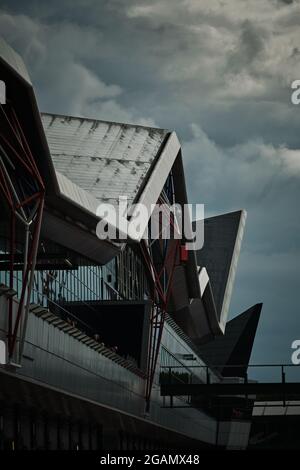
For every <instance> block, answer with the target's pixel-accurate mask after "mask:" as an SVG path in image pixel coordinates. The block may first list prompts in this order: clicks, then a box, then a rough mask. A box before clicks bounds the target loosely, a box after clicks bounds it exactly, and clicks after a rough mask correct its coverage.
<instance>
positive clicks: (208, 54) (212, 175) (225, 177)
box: [0, 0, 300, 362]
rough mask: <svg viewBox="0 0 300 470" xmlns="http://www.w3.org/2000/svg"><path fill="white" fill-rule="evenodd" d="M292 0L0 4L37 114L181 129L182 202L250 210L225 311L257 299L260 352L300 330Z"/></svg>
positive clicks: (299, 119) (299, 138)
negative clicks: (184, 195)
mask: <svg viewBox="0 0 300 470" xmlns="http://www.w3.org/2000/svg"><path fill="white" fill-rule="evenodd" d="M299 3H300V2H299V0H297V1H296V0H295V1H294V2H292V1H288V0H285V1H284V0H281V1H279V0H248V1H241V0H230V1H229V0H224V1H220V0H210V1H207V2H206V1H202V2H199V1H198V0H160V1H158V0H152V1H150V0H127V1H123V0H107V1H104V0H102V1H99V0H72V1H71V0H60V1H58V0H54V1H52V2H41V1H37V0H36V1H34V0H29V1H27V2H21V1H16V0H10V1H9V2H8V1H5V0H4V1H2V5H3V7H2V11H1V13H0V31H1V33H0V34H1V35H3V36H4V37H5V38H6V39H7V40H8V41H9V42H10V43H11V44H12V46H14V47H16V48H17V49H18V50H19V51H20V53H21V54H22V56H23V57H24V59H25V61H26V63H27V65H28V68H29V70H30V73H31V76H32V79H33V81H34V83H35V86H36V91H37V95H38V99H39V103H40V106H41V108H42V109H43V110H47V111H53V112H61V113H73V114H80V115H91V116H95V117H98V118H100V119H111V120H120V121H126V122H139V123H143V124H155V125H157V126H161V127H167V128H171V129H175V130H176V131H177V133H178V135H179V137H180V138H181V141H182V144H183V155H184V160H185V167H186V175H187V183H188V187H189V193H190V199H191V201H193V202H204V203H205V204H206V211H207V212H208V213H209V214H213V213H220V212H222V211H230V210H235V209H239V208H242V207H243V208H246V209H247V211H248V224H247V230H246V236H245V242H244V246H243V250H242V255H241V260H240V265H239V272H238V277H237V284H236V289H235V291H234V296H233V303H232V314H236V313H238V312H240V311H241V310H243V309H246V308H247V307H249V305H250V304H252V303H256V302H259V301H263V302H264V303H265V307H264V312H263V316H262V323H261V327H260V329H259V334H258V340H257V344H256V349H255V353H254V360H255V361H256V362H259V361H261V362H267V361H270V360H276V361H278V362H279V361H281V360H282V361H284V360H288V358H289V354H290V349H289V348H290V344H291V342H292V340H293V339H295V337H297V336H299V337H300V320H298V317H297V315H298V312H297V304H298V299H297V294H298V291H299V278H300V277H299V262H300V250H299V242H298V239H299V232H300V218H299V209H298V201H299V200H300V184H299V183H300V150H299V149H300V134H299V126H300V106H299V107H296V106H293V105H292V104H291V102H290V94H291V89H290V84H291V82H292V81H293V80H295V79H297V78H299V79H300V61H299V43H300V33H299V15H300V8H299V6H300V5H299Z"/></svg>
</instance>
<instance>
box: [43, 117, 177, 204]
mask: <svg viewBox="0 0 300 470" xmlns="http://www.w3.org/2000/svg"><path fill="white" fill-rule="evenodd" d="M42 122H43V126H44V129H45V134H46V137H47V141H48V145H49V149H50V154H51V157H52V160H53V164H54V168H55V170H56V172H58V173H60V174H62V175H64V176H65V177H67V178H68V179H70V180H71V181H72V182H73V183H75V184H76V185H77V186H79V187H80V188H82V189H84V190H85V191H88V192H89V193H90V194H91V195H92V196H93V197H94V198H96V199H97V200H98V201H99V200H100V201H107V202H111V203H115V202H116V201H117V199H118V197H119V196H120V195H125V196H127V197H128V199H129V201H132V200H134V198H135V196H136V194H137V192H138V190H139V188H140V186H141V184H142V182H143V181H144V179H145V177H146V175H147V173H148V171H149V169H150V167H151V164H152V162H153V161H154V159H155V157H156V156H157V154H158V153H159V151H160V148H161V146H162V144H163V142H164V139H165V136H166V135H167V133H168V132H167V131H165V130H163V129H154V128H148V127H142V126H134V125H128V124H118V123H111V122H104V121H98V120H93V119H85V118H78V117H69V116H59V115H53V114H42Z"/></svg>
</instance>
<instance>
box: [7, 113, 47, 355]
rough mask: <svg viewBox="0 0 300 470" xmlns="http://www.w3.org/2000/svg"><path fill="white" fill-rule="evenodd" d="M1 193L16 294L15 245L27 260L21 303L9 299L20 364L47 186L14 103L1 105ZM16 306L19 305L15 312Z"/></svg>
mask: <svg viewBox="0 0 300 470" xmlns="http://www.w3.org/2000/svg"><path fill="white" fill-rule="evenodd" d="M0 192H1V195H2V197H3V199H4V203H5V206H6V207H7V208H8V212H9V246H8V259H9V288H10V291H11V292H14V286H15V285H16V282H18V280H16V279H15V277H14V268H15V259H16V257H17V255H20V251H19V252H18V253H17V247H16V242H17V240H18V242H19V241H21V243H22V246H23V249H22V250H21V251H22V255H23V259H24V267H23V275H22V280H21V282H22V289H21V292H20V298H19V303H18V304H17V303H16V302H14V299H13V296H12V295H11V296H10V297H9V298H8V331H7V345H8V356H9V360H10V362H18V363H19V362H20V361H21V358H22V352H23V347H24V340H25V334H26V326H27V318H28V313H29V306H30V296H31V291H32V287H33V279H34V269H35V264H36V258H37V251H38V244H39V235H40V229H41V222H42V215H43V207H44V196H45V186H44V183H43V180H42V178H41V175H40V173H39V170H38V168H37V166H36V163H35V160H34V157H33V155H32V152H31V149H30V147H29V144H28V141H27V139H26V136H25V134H24V132H23V129H22V126H21V124H20V121H19V119H18V116H17V113H16V111H15V109H14V107H13V106H12V105H11V104H6V105H1V106H0ZM14 305H15V306H17V308H16V307H15V308H16V311H15V309H14ZM17 343H19V347H18V348H17Z"/></svg>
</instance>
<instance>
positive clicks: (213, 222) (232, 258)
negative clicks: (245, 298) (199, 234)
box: [196, 210, 246, 330]
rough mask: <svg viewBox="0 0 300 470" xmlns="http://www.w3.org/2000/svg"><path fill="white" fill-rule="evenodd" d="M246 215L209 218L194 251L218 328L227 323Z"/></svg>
mask: <svg viewBox="0 0 300 470" xmlns="http://www.w3.org/2000/svg"><path fill="white" fill-rule="evenodd" d="M245 223H246V212H245V211H244V210H239V211H236V212H230V213H228V214H221V215H218V216H215V217H209V218H207V219H205V221H204V246H203V248H202V249H201V250H199V251H197V254H196V257H197V262H198V266H201V267H205V268H206V271H207V273H208V276H209V280H210V284H211V289H212V292H213V297H214V301H215V305H216V310H217V315H218V319H219V322H220V326H221V328H222V329H223V330H224V328H225V324H226V321H227V316H228V310H229V304H230V300H231V294H232V288H233V284H234V279H235V274H236V269H237V262H238V258H239V254H240V249H241V243H242V238H243V234H244V227H245Z"/></svg>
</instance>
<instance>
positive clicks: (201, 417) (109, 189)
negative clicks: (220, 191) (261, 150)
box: [0, 41, 261, 450]
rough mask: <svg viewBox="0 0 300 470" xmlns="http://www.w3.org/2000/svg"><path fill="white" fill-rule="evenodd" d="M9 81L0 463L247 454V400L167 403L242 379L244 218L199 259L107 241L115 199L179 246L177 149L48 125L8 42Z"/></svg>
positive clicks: (235, 219) (219, 234) (137, 136)
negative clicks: (185, 452) (27, 455)
mask: <svg viewBox="0 0 300 470" xmlns="http://www.w3.org/2000/svg"><path fill="white" fill-rule="evenodd" d="M0 79H1V80H2V81H3V82H4V83H5V85H6V104H3V105H1V107H0V191H1V192H0V194H1V199H0V206H1V208H0V209H1V210H0V360H1V366H0V448H2V449H3V448H8V449H23V448H26V449H131V450H133V449H159V448H167V449H170V448H189V449H191V448H195V449H201V448H215V447H220V448H245V447H246V446H247V443H248V437H249V431H250V426H251V412H250V411H251V406H252V403H253V402H251V400H250V404H249V403H248V400H247V404H248V405H247V406H248V408H247V410H248V411H247V412H246V413H245V412H244V411H242V412H241V411H240V410H239V409H238V408H237V406H238V405H237V400H234V401H232V400H231V401H228V400H227V401H226V400H225V399H224V400H221V401H220V400H219V399H216V400H215V399H212V398H211V397H208V396H206V395H204V396H201V397H197V398H193V397H190V396H177V395H176V394H175V395H174V394H171V395H170V397H169V396H168V393H163V385H165V386H167V385H168V383H169V384H174V383H177V382H180V383H183V384H187V383H188V384H192V383H195V384H198V385H199V384H222V383H225V382H226V381H228V380H229V381H231V382H234V383H239V382H240V381H241V380H242V379H241V377H243V374H245V373H246V370H247V364H248V361H249V358H250V353H251V348H252V344H253V340H254V336H255V330H256V327H257V322H258V319H259V314H260V308H261V306H260V305H259V306H257V307H254V308H253V309H251V310H249V311H248V312H247V314H246V315H245V314H242V316H241V317H237V318H236V319H235V320H233V321H232V322H231V323H230V325H229V323H228V325H229V327H228V330H227V328H226V323H227V316H228V310H229V304H230V298H231V293H232V287H233V283H234V277H235V271H236V265H237V259H238V255H239V251H240V247H241V240H242V236H243V230H244V225H245V212H244V211H237V212H234V213H230V214H225V215H222V216H218V217H214V218H211V219H207V220H206V221H205V222H204V228H205V245H204V247H203V248H202V249H197V250H196V251H193V250H187V249H186V243H187V239H184V238H183V237H182V238H181V239H177V238H176V237H173V238H172V237H171V238H170V240H162V239H160V238H158V239H155V238H151V231H150V232H149V236H148V239H145V238H143V237H142V236H134V235H131V236H129V237H128V238H127V239H126V240H122V241H120V240H119V239H106V240H104V239H100V238H99V237H98V236H97V234H96V227H97V223H98V222H99V215H98V212H97V211H98V207H99V204H104V203H105V204H112V205H116V203H117V202H118V198H119V196H120V195H122V196H125V197H126V198H127V200H128V201H129V203H130V204H136V203H143V204H144V206H146V207H148V208H150V207H151V205H153V204H158V205H160V206H162V207H163V210H164V212H165V214H164V215H165V216H166V219H164V220H165V221H167V225H168V228H169V229H171V231H172V233H174V231H175V230H176V223H177V221H176V217H175V215H174V213H173V212H172V210H171V207H172V206H173V205H174V204H177V205H179V206H180V207H182V206H183V205H184V204H187V203H188V200H187V192H186V186H185V179H184V169H183V161H182V153H181V146H180V143H179V141H178V138H177V136H176V133H175V132H169V131H167V130H163V129H154V128H147V127H142V126H135V125H127V124H118V123H110V122H104V121H97V120H94V119H85V118H78V117H71V116H58V115H53V114H40V111H39V109H38V106H37V102H36V99H35V95H34V90H33V86H32V84H31V81H30V78H29V75H28V72H27V70H26V67H25V65H24V63H23V61H22V59H21V58H20V57H19V56H18V55H17V54H16V52H14V51H13V50H12V49H11V48H10V47H9V46H8V45H7V44H6V43H5V42H4V41H1V42H0ZM155 216H156V214H155V213H154V212H151V211H149V218H147V219H146V220H145V221H144V222H145V227H144V228H146V227H147V226H149V225H150V224H151V221H152V220H153V217H155ZM131 221H134V214H133V215H132V218H131V219H130V224H131ZM189 223H190V227H191V229H192V227H194V225H192V223H191V221H190V222H189ZM164 224H166V222H164ZM193 224H195V223H193ZM114 225H115V226H114ZM109 226H114V228H115V229H116V230H117V231H119V232H120V231H121V229H122V228H121V227H120V225H118V223H117V222H116V221H114V220H112V221H111V222H110V223H109ZM163 227H165V225H163ZM130 233H131V234H132V233H133V232H130ZM141 233H143V230H142V231H141ZM254 317H255V318H254ZM253 318H254V320H253ZM232 323H233V327H232ZM227 331H229V333H227ZM241 358H243V361H244V363H243V367H242V369H241V368H238V369H237V371H236V372H235V367H237V366H238V365H241V364H240V359H241ZM221 359H222V361H221ZM219 361H221V363H218V362H219ZM227 367H230V374H229V377H228V373H227V374H226V370H227ZM240 401H241V400H240V399H239V402H240ZM249 410H250V411H249Z"/></svg>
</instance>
